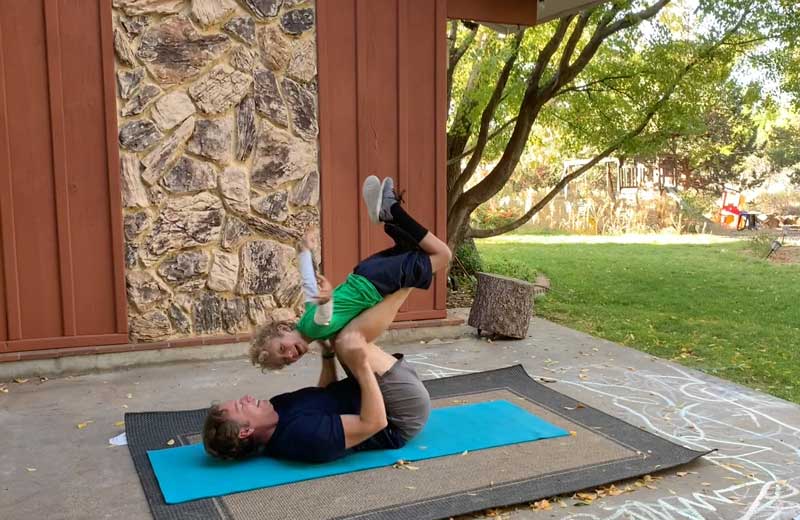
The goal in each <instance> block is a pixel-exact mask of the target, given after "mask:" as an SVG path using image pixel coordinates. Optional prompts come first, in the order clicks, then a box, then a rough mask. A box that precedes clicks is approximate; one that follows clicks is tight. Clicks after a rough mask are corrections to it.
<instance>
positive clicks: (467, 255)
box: [450, 238, 483, 278]
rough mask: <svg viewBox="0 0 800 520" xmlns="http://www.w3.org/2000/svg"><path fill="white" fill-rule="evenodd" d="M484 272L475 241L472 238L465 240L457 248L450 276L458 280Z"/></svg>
mask: <svg viewBox="0 0 800 520" xmlns="http://www.w3.org/2000/svg"><path fill="white" fill-rule="evenodd" d="M482 270H483V262H482V261H481V255H480V253H478V248H477V247H475V241H474V240H472V239H471V238H468V239H466V240H464V241H463V242H462V243H461V245H460V246H458V247H457V248H456V254H455V260H454V261H453V264H452V268H451V269H450V274H452V275H453V276H455V277H457V278H466V277H473V276H475V273H477V272H478V271H482Z"/></svg>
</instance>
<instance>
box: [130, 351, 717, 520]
mask: <svg viewBox="0 0 800 520" xmlns="http://www.w3.org/2000/svg"><path fill="white" fill-rule="evenodd" d="M425 386H427V387H428V390H429V392H430V394H431V398H432V399H433V404H434V406H435V407H440V406H452V405H454V404H466V403H474V402H480V401H489V400H496V399H504V400H507V401H510V402H513V403H516V404H518V405H519V406H522V407H523V408H526V409H528V410H529V411H531V412H532V413H534V414H536V415H537V416H539V417H541V418H542V419H544V420H546V421H548V422H550V423H552V424H554V425H556V426H560V427H562V428H564V429H566V430H568V431H570V432H574V434H573V435H570V436H569V437H561V438H556V439H546V440H540V441H536V442H530V443H523V444H515V445H511V446H504V447H500V448H493V449H488V450H482V451H476V452H471V453H467V454H463V455H456V456H451V457H441V458H437V459H429V460H424V461H419V462H415V463H414V466H415V467H417V468H418V469H416V470H410V469H406V468H403V467H401V468H393V467H388V468H381V469H374V470H367V471H360V472H355V473H348V474H346V475H338V476H334V477H328V478H322V479H317V480H309V481H304V482H297V483H294V484H290V485H285V486H278V487H272V488H265V489H259V490H255V491H248V492H245V493H237V494H234V495H228V496H225V497H219V498H213V499H203V500H196V501H194V502H187V503H183V504H176V505H167V504H166V503H165V502H164V499H163V497H162V496H161V491H160V489H159V487H158V483H157V481H156V478H155V475H154V474H153V470H152V468H151V467H150V462H149V460H148V458H147V450H150V449H161V448H163V447H164V446H165V445H166V442H167V441H168V440H169V439H175V440H176V442H177V443H181V444H191V443H195V442H199V440H200V436H199V432H200V431H201V428H202V423H203V420H204V418H205V413H206V410H193V411H185V412H148V413H132V414H126V415H125V429H126V431H127V436H128V447H129V448H130V451H131V456H132V457H133V462H134V465H135V466H136V471H137V472H138V474H139V478H140V479H141V481H142V487H143V488H144V491H145V495H146V496H147V500H148V502H149V504H150V510H151V511H152V513H153V516H154V517H155V518H156V520H166V519H189V518H196V519H220V520H245V519H247V520H249V519H261V518H263V519H267V518H291V519H293V520H302V519H309V520H312V519H322V518H360V519H361V518H363V519H381V520H385V519H398V520H399V519H403V520H405V519H408V518H414V519H437V518H447V517H450V516H454V515H458V514H464V513H469V512H473V511H479V510H482V509H486V508H491V507H500V506H506V505H511V504H517V503H521V502H529V501H533V500H538V499H541V498H546V497H551V496H554V495H559V494H564V493H571V492H574V491H578V490H581V489H587V488H593V487H596V486H601V485H604V484H608V483H610V482H616V481H619V480H624V479H628V478H633V477H638V476H641V475H645V474H647V473H651V472H655V471H661V470H665V469H668V468H671V467H675V466H679V465H681V464H686V463H688V462H691V461H693V460H695V459H697V458H698V457H700V456H702V455H705V452H698V451H694V450H690V449H687V448H684V447H681V446H678V445H676V444H673V443H671V442H669V441H666V440H664V439H662V438H660V437H657V436H655V435H653V434H650V433H647V432H645V431H642V430H641V429H639V428H637V427H635V426H632V425H630V424H628V423H626V422H624V421H621V420H619V419H616V418H614V417H611V416H610V415H608V414H605V413H603V412H601V411H599V410H596V409H594V408H591V407H589V406H583V407H576V404H578V403H577V402H576V401H575V400H574V399H572V398H570V397H567V396H565V395H563V394H560V393H558V392H556V391H555V390H552V389H550V388H548V387H547V386H545V385H542V384H539V383H537V382H535V381H534V380H533V379H531V378H530V376H528V374H527V373H526V372H525V370H524V369H523V368H522V366H521V365H517V366H513V367H509V368H503V369H499V370H492V371H489V372H481V373H477V374H468V375H462V376H455V377H449V378H444V379H435V380H430V381H426V382H425Z"/></svg>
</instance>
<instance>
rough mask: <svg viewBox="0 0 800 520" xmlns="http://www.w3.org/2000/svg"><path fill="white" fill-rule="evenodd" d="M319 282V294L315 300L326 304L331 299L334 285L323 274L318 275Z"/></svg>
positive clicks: (320, 303)
mask: <svg viewBox="0 0 800 520" xmlns="http://www.w3.org/2000/svg"><path fill="white" fill-rule="evenodd" d="M317 283H318V284H319V294H318V295H317V297H316V298H314V300H315V301H316V302H317V304H319V305H324V304H326V303H328V302H329V301H331V295H332V294H333V287H332V286H331V283H330V282H329V281H328V279H327V278H325V277H324V276H322V275H321V274H320V275H318V276H317Z"/></svg>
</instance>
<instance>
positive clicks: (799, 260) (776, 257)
mask: <svg viewBox="0 0 800 520" xmlns="http://www.w3.org/2000/svg"><path fill="white" fill-rule="evenodd" d="M769 259H770V260H771V261H773V262H775V263H776V264H800V246H783V247H782V248H780V249H778V250H777V251H775V252H774V253H772V256H770V257H769Z"/></svg>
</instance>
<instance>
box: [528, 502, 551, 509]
mask: <svg viewBox="0 0 800 520" xmlns="http://www.w3.org/2000/svg"><path fill="white" fill-rule="evenodd" d="M533 509H534V510H536V511H549V510H550V509H552V506H551V505H550V502H549V501H548V500H539V501H538V502H534V503H533Z"/></svg>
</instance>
